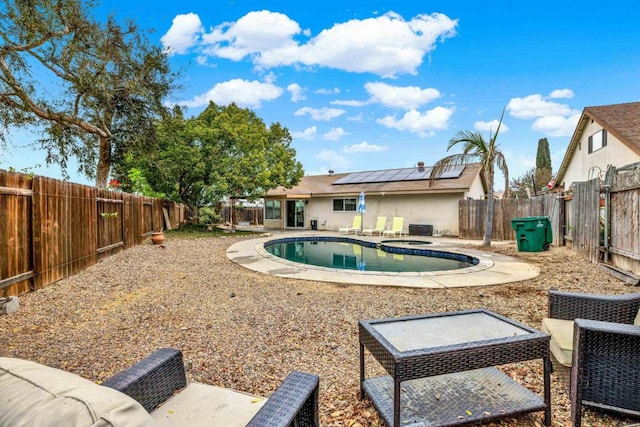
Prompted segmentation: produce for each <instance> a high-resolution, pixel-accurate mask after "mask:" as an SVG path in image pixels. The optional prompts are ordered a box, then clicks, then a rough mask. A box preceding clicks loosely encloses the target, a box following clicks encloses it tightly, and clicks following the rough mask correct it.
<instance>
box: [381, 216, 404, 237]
mask: <svg viewBox="0 0 640 427" xmlns="http://www.w3.org/2000/svg"><path fill="white" fill-rule="evenodd" d="M403 226H404V217H401V216H395V217H393V222H392V223H391V228H390V229H389V230H384V231H383V232H382V235H383V236H393V237H395V236H396V235H398V236H402V235H403V234H407V233H405V232H404V231H403V230H402V227H403Z"/></svg>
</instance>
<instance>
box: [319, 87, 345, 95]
mask: <svg viewBox="0 0 640 427" xmlns="http://www.w3.org/2000/svg"><path fill="white" fill-rule="evenodd" d="M316 93H317V94H319V95H336V94H338V93H340V89H338V88H337V87H334V88H331V89H318V90H316Z"/></svg>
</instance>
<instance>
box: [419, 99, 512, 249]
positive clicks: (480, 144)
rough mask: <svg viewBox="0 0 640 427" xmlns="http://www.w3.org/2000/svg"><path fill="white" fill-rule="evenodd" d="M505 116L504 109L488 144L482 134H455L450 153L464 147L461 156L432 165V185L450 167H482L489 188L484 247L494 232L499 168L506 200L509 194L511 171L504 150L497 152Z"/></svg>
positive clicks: (461, 132)
mask: <svg viewBox="0 0 640 427" xmlns="http://www.w3.org/2000/svg"><path fill="white" fill-rule="evenodd" d="M503 117H504V109H503V110H502V116H500V122H499V123H498V128H497V129H496V132H495V133H494V134H493V135H491V132H489V137H490V138H489V141H488V142H487V141H485V139H484V138H483V137H482V135H481V134H480V132H472V131H459V132H458V133H456V134H455V135H454V136H453V138H451V139H450V140H449V145H448V146H447V151H449V150H450V149H451V148H453V147H454V146H455V145H458V144H463V147H462V153H460V154H452V155H450V156H446V157H444V158H443V159H440V160H438V161H437V162H436V163H435V164H434V165H433V169H432V170H431V175H430V176H429V182H430V184H432V183H433V181H434V180H435V179H436V178H437V177H438V176H440V175H441V174H442V173H443V172H445V171H446V170H447V169H448V168H449V167H451V166H457V165H468V164H471V163H480V164H482V169H481V173H482V175H483V178H484V180H485V183H486V185H487V214H486V223H485V227H484V238H483V239H482V244H483V245H485V246H491V235H492V233H493V210H494V206H493V178H494V175H495V168H496V167H497V168H498V169H500V170H501V171H502V173H503V174H504V179H505V185H504V191H505V195H504V197H505V198H506V197H507V192H508V191H509V169H508V168H507V162H506V160H505V157H504V154H502V151H500V150H499V149H498V145H497V144H496V139H497V137H498V132H500V126H501V125H502V118H503Z"/></svg>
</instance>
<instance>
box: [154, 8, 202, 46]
mask: <svg viewBox="0 0 640 427" xmlns="http://www.w3.org/2000/svg"><path fill="white" fill-rule="evenodd" d="M203 31H204V30H203V28H202V22H200V17H198V15H196V14H195V13H187V14H185V15H176V17H175V18H173V22H172V23H171V27H170V28H169V31H167V33H166V34H165V35H163V36H162V37H161V38H160V42H162V45H163V46H164V47H165V49H167V51H168V52H169V54H170V55H175V54H177V55H184V54H185V53H187V52H188V51H189V49H190V48H191V47H193V46H195V45H196V44H197V43H198V41H199V40H200V37H201V35H202V33H203Z"/></svg>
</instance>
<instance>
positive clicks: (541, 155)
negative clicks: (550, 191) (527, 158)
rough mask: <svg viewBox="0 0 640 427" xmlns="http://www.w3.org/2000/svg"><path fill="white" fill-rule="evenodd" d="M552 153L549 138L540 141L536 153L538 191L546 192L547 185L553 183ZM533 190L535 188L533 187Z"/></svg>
mask: <svg viewBox="0 0 640 427" xmlns="http://www.w3.org/2000/svg"><path fill="white" fill-rule="evenodd" d="M551 178H552V169H551V153H550V152H549V141H547V138H542V139H540V140H538V152H537V153H536V173H535V189H536V192H538V191H546V190H547V184H548V183H549V181H551ZM532 188H533V187H532Z"/></svg>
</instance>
